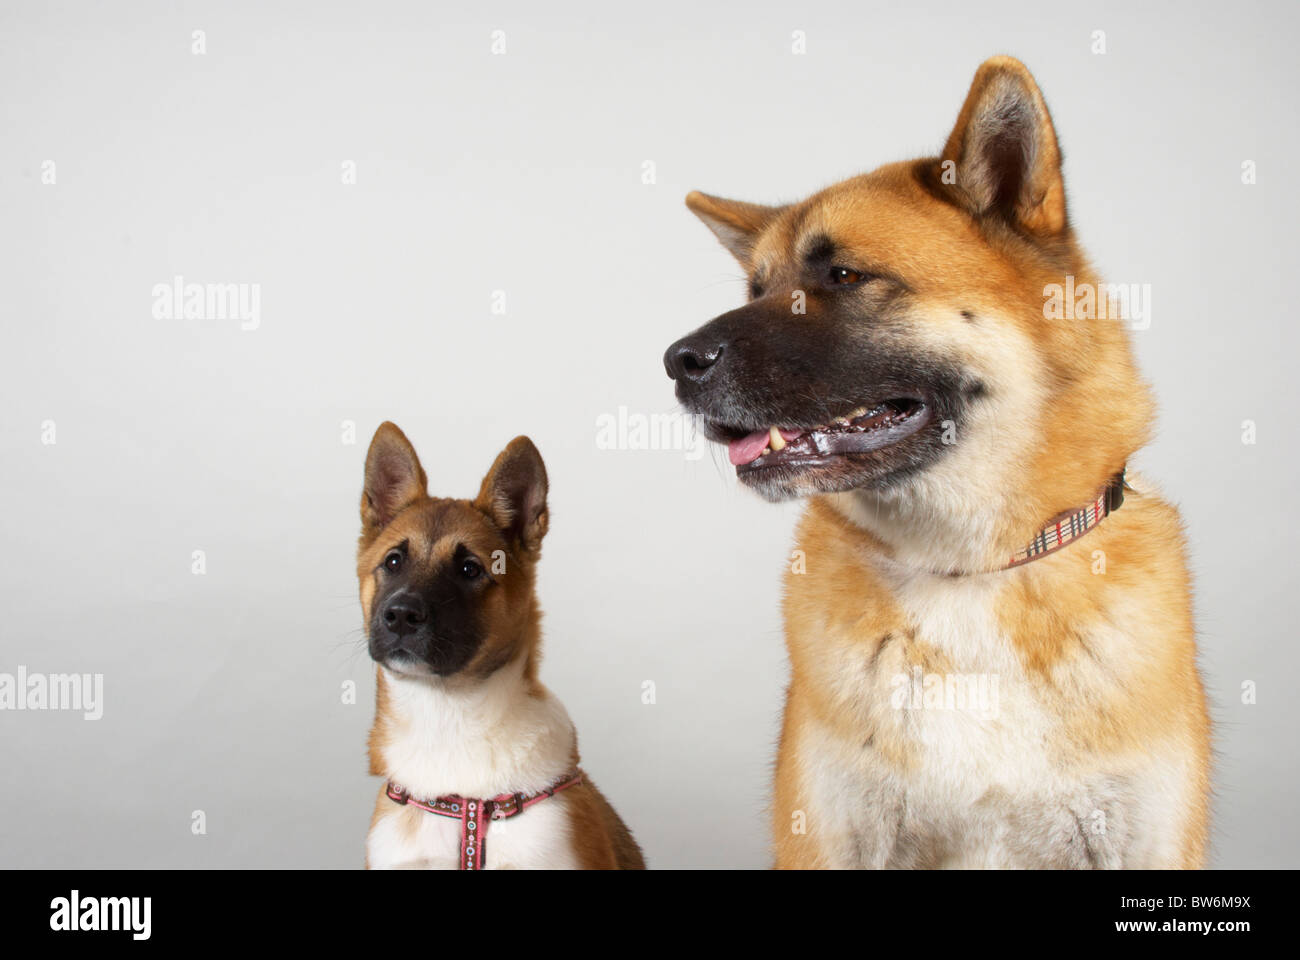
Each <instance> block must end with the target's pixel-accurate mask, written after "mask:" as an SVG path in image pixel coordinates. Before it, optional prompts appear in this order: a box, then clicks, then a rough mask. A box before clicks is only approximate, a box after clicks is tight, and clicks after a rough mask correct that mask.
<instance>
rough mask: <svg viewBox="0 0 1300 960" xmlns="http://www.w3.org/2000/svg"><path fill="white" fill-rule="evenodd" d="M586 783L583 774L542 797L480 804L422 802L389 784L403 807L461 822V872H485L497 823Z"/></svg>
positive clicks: (504, 797) (503, 797) (514, 796)
mask: <svg viewBox="0 0 1300 960" xmlns="http://www.w3.org/2000/svg"><path fill="white" fill-rule="evenodd" d="M581 782H582V771H581V770H575V771H574V772H573V773H571V774H569V775H568V776H567V777H564V778H563V779H562V780H558V781H556V782H555V783H553V784H552V785H551V786H549V787H547V788H546V789H545V790H542V791H541V792H539V793H533V794H528V795H524V794H522V793H503V794H500V795H499V796H495V797H491V798H488V799H486V800H480V799H477V798H475V797H460V796H455V795H452V796H447V797H435V798H433V799H432V800H421V799H418V798H416V797H413V796H411V794H410V792H409V791H408V790H407V789H406V788H405V787H402V786H399V785H398V784H396V783H394V782H393V781H392V780H390V781H388V789H387V793H388V799H389V800H392V801H393V802H394V803H397V804H401V805H403V806H405V805H407V804H409V805H411V806H413V807H419V808H420V809H421V810H424V811H425V812H426V813H436V814H437V815H438V816H440V817H451V818H452V819H453V820H459V821H460V869H461V870H482V869H483V865H484V863H485V862H486V858H487V828H488V824H489V823H491V822H492V821H493V820H506V819H509V818H510V817H517V816H519V814H521V813H523V812H524V811H525V810H527V809H528V808H529V807H531V806H532V805H533V804H535V803H541V802H542V801H543V800H545V799H547V798H548V797H553V796H555V795H556V794H557V793H559V792H560V791H561V790H567V789H569V787H572V786H576V785H577V784H579V783H581Z"/></svg>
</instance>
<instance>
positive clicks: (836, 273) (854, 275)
mask: <svg viewBox="0 0 1300 960" xmlns="http://www.w3.org/2000/svg"><path fill="white" fill-rule="evenodd" d="M865 279H866V275H865V274H861V273H858V271H856V270H853V269H850V268H849V267H831V275H830V281H831V283H861V282H862V281H863V280H865Z"/></svg>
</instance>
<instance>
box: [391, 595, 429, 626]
mask: <svg viewBox="0 0 1300 960" xmlns="http://www.w3.org/2000/svg"><path fill="white" fill-rule="evenodd" d="M428 622H429V608H428V606H426V605H425V602H424V598H423V597H421V596H420V595H419V594H417V593H399V594H396V595H395V596H394V597H393V598H392V599H391V600H389V601H388V606H386V607H384V625H385V626H386V627H388V629H389V631H390V632H392V633H394V634H396V635H397V636H399V637H402V636H405V635H406V634H408V633H414V632H415V631H416V630H418V629H419V628H420V627H421V626H423V625H424V624H426V623H428Z"/></svg>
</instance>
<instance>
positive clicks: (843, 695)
mask: <svg viewBox="0 0 1300 960" xmlns="http://www.w3.org/2000/svg"><path fill="white" fill-rule="evenodd" d="M1016 91H1020V93H1021V95H1020V97H1019V100H1018V101H1017V100H1016V96H1015V95H1016ZM1013 102H1014V103H1018V104H1019V105H1018V106H1016V107H1015V109H1017V110H1019V111H1020V114H1019V118H1020V120H1022V121H1024V122H1025V123H1027V124H1031V125H1032V126H1033V129H1034V132H1035V137H1036V139H1035V140H1034V141H1033V142H1032V144H1031V146H1030V148H1029V149H1028V150H1027V154H1028V156H1029V159H1030V163H1029V173H1028V175H1027V176H1026V177H1025V180H1024V182H1023V184H1022V187H1021V189H1020V190H1019V191H1012V192H1011V193H1010V194H1009V195H1006V196H998V195H996V191H995V189H994V187H993V186H992V185H991V182H992V181H991V180H990V177H989V175H988V170H987V168H985V167H982V166H981V164H980V162H979V161H978V159H977V158H972V150H974V149H975V148H974V147H972V144H975V143H977V142H983V143H984V144H985V145H986V146H987V143H988V142H989V136H990V134H989V129H990V128H989V126H988V123H987V122H985V123H984V124H983V125H982V126H981V124H980V123H976V122H975V121H976V119H977V118H980V117H983V118H985V120H986V121H987V119H988V117H990V116H994V117H996V116H998V111H999V110H1003V109H1005V108H1006V105H1007V103H1013ZM1013 112H1014V111H1013ZM993 132H994V133H996V132H997V130H996V127H994V128H993ZM981 138H982V141H981ZM945 159H947V160H952V161H954V163H955V164H956V170H957V183H956V184H955V185H949V184H947V183H945V182H944V181H943V180H942V178H941V171H942V169H943V167H942V166H941V164H942V162H943V161H944V160H945ZM1059 159H1060V153H1059V149H1058V147H1057V143H1056V136H1055V130H1054V127H1053V126H1052V123H1051V120H1050V117H1049V116H1048V114H1047V108H1046V105H1045V104H1044V102H1043V100H1042V96H1041V94H1040V93H1039V91H1038V88H1037V86H1036V85H1035V84H1034V81H1033V78H1032V77H1031V76H1030V75H1029V73H1028V71H1027V70H1026V69H1025V68H1024V66H1023V65H1021V64H1020V63H1018V62H1017V61H1015V60H1012V59H1010V58H1005V57H1002V58H995V59H994V60H991V61H989V62H988V63H986V64H985V65H984V66H983V67H981V68H980V71H979V73H978V74H977V75H976V78H975V81H974V83H973V84H972V87H971V91H970V94H969V95H968V98H967V102H966V104H965V105H964V106H963V108H962V110H961V113H960V115H959V118H958V121H957V125H956V127H955V128H954V130H953V132H952V134H951V135H950V137H949V138H948V141H947V145H946V146H945V148H944V151H943V153H942V154H941V156H940V157H939V158H928V159H923V160H918V161H913V162H907V163H898V164H892V165H889V166H886V167H882V168H881V169H879V170H876V171H875V172H873V173H870V174H867V175H865V176H860V177H856V178H854V179H851V180H847V181H845V182H843V183H840V184H836V185H835V186H833V187H831V188H829V189H827V190H825V191H822V192H821V193H818V194H816V195H814V196H812V197H810V198H809V199H807V200H805V201H803V202H801V203H796V204H791V205H789V206H785V207H759V206H755V205H753V204H742V205H734V204H733V203H732V202H731V201H726V200H721V199H719V198H717V197H711V196H708V195H704V194H698V193H696V194H692V195H691V196H690V197H688V200H687V203H688V205H689V206H690V207H691V209H692V210H693V211H695V212H696V213H697V214H698V215H699V216H700V217H701V218H702V219H704V220H705V222H706V223H707V224H709V225H710V226H711V227H712V228H713V229H714V231H715V232H716V233H717V234H718V235H719V237H720V238H721V239H722V240H723V242H724V243H725V244H727V245H728V246H729V247H730V248H731V249H732V252H733V253H734V254H735V255H736V256H737V257H738V258H739V259H740V260H741V262H742V264H744V265H745V266H746V267H747V268H748V269H749V270H750V271H762V272H763V273H764V274H765V275H766V276H767V277H769V278H772V277H776V278H780V277H781V276H782V275H783V274H782V271H783V270H788V269H790V268H789V264H791V263H793V262H795V261H797V251H798V250H799V249H800V244H801V242H802V241H803V239H804V238H806V237H808V236H810V235H813V234H816V233H824V234H829V235H830V236H832V237H833V238H834V239H835V242H836V244H837V245H841V246H843V247H845V248H847V249H850V250H852V251H853V254H854V257H855V258H856V259H855V261H854V262H855V263H859V264H866V265H868V266H870V265H871V264H879V265H882V266H885V267H888V268H889V270H890V271H891V272H893V273H895V274H897V275H901V276H902V277H903V278H904V279H905V280H906V281H907V283H908V285H909V286H910V287H911V289H912V291H913V292H914V300H913V302H914V303H916V304H917V305H918V306H917V308H916V309H914V310H913V314H912V315H913V321H914V323H913V324H912V326H911V328H910V329H908V330H907V331H905V332H900V333H898V334H897V335H898V336H906V337H910V338H912V340H913V342H914V343H916V344H918V345H921V346H923V347H932V348H934V349H935V350H938V351H943V352H945V354H946V355H954V354H956V355H960V356H961V357H963V359H964V360H965V361H966V362H967V363H968V364H969V365H970V366H971V367H972V368H973V369H975V370H976V371H978V372H979V374H980V375H981V376H982V377H983V378H984V379H985V380H986V382H987V383H989V384H990V386H991V387H992V391H991V393H992V397H993V399H992V404H993V406H992V409H993V410H994V413H992V414H990V415H989V417H988V419H987V422H985V421H979V422H976V423H975V424H974V425H973V427H972V428H971V430H970V431H969V432H968V434H967V435H966V436H963V437H960V438H958V442H957V444H956V446H955V447H954V448H953V452H952V454H951V455H950V456H948V457H947V459H945V460H943V461H940V462H938V463H937V464H935V465H934V466H932V467H931V468H929V470H928V471H927V473H926V474H925V475H924V476H922V477H920V478H919V479H917V480H916V481H914V482H913V483H912V484H911V485H910V486H909V487H908V489H907V490H906V491H905V492H901V493H893V492H883V493H876V492H871V493H867V492H861V491H852V492H849V493H841V494H832V495H827V496H819V497H816V498H814V499H813V500H812V501H811V502H810V504H809V506H808V509H807V511H806V513H805V515H804V517H803V519H802V521H801V522H800V524H799V527H798V531H797V534H796V539H797V542H796V548H797V549H798V550H800V551H803V554H804V555H805V556H806V558H807V561H806V572H791V573H789V574H787V576H786V578H785V597H784V616H785V624H786V643H787V647H788V650H789V657H790V671H791V675H790V685H789V690H788V694H787V699H786V705H785V713H784V720H783V725H782V733H781V739H780V746H779V750H778V758H777V768H776V783H775V794H774V798H773V805H772V810H771V813H772V835H773V838H774V844H775V854H776V864H777V866H778V867H783V868H806V867H827V866H849V865H867V866H872V865H874V866H943V865H987V866H1058V865H1094V866H1174V867H1199V866H1202V865H1204V863H1205V857H1206V845H1207V835H1208V820H1209V812H1208V808H1209V803H1208V795H1209V766H1210V729H1209V720H1208V715H1207V710H1206V705H1205V696H1204V692H1203V689H1202V685H1201V681H1200V677H1199V674H1198V671H1197V666H1196V646H1195V637H1194V632H1193V624H1192V614H1191V609H1192V601H1191V588H1190V583H1189V578H1188V574H1187V569H1186V563H1185V560H1184V538H1183V534H1182V530H1181V525H1180V521H1179V518H1178V515H1177V512H1176V510H1175V509H1174V508H1173V507H1172V506H1170V505H1169V504H1168V503H1167V502H1166V501H1164V500H1163V499H1161V497H1160V495H1159V494H1158V493H1157V492H1156V491H1155V489H1154V488H1153V487H1152V486H1151V485H1150V483H1149V482H1148V481H1146V480H1144V479H1143V478H1141V477H1137V476H1135V475H1134V474H1133V473H1132V472H1131V471H1130V475H1129V476H1130V483H1131V485H1132V487H1133V490H1132V491H1130V492H1129V493H1128V496H1127V500H1126V502H1125V503H1124V505H1123V507H1122V508H1121V509H1120V510H1119V511H1117V512H1116V513H1114V514H1113V515H1111V516H1110V517H1108V518H1107V519H1105V520H1104V521H1103V522H1102V523H1101V525H1100V526H1099V527H1098V528H1097V529H1095V530H1093V531H1091V532H1089V533H1088V534H1087V535H1086V536H1085V537H1083V538H1082V539H1081V540H1079V541H1078V542H1076V543H1072V544H1070V545H1068V546H1066V547H1065V548H1064V549H1062V550H1060V551H1058V552H1057V553H1054V554H1052V555H1049V556H1047V557H1044V558H1041V559H1038V560H1035V561H1033V562H1031V563H1029V564H1027V565H1025V566H1023V567H1019V568H1016V569H1012V570H1001V571H1000V572H989V571H999V568H1000V567H1002V566H1003V565H1004V564H1005V562H1006V560H1007V558H1009V557H1010V556H1011V555H1012V554H1013V553H1014V552H1015V551H1017V550H1019V549H1021V548H1023V547H1024V546H1025V545H1026V544H1028V543H1029V541H1030V540H1031V538H1032V537H1033V536H1034V535H1035V534H1036V533H1037V531H1038V530H1039V529H1040V528H1041V527H1042V526H1043V525H1044V524H1045V523H1046V522H1047V521H1048V520H1050V519H1052V518H1054V517H1056V516H1057V515H1058V514H1060V513H1062V512H1063V511H1067V510H1073V509H1077V508H1078V507H1080V506H1082V505H1084V504H1086V503H1088V502H1090V501H1091V500H1092V499H1093V498H1094V497H1095V496H1096V495H1097V494H1098V492H1099V491H1100V490H1101V489H1103V487H1104V486H1105V485H1106V483H1107V481H1108V479H1109V478H1110V477H1111V476H1113V475H1114V474H1115V473H1117V472H1118V471H1119V470H1120V468H1121V467H1123V466H1124V465H1125V464H1126V463H1127V462H1128V461H1129V460H1130V458H1131V457H1132V456H1133V455H1134V454H1135V453H1136V451H1137V450H1138V449H1139V448H1140V447H1141V446H1142V445H1143V443H1144V442H1145V441H1146V439H1147V434H1148V432H1149V427H1148V424H1149V423H1150V421H1151V418H1152V416H1153V408H1152V403H1151V401H1150V399H1149V394H1148V391H1147V387H1146V385H1145V384H1144V383H1143V382H1142V380H1141V379H1140V377H1139V374H1138V372H1137V370H1136V367H1135V364H1134V361H1133V357H1132V352H1131V349H1130V346H1129V341H1128V335H1127V332H1126V331H1125V329H1124V328H1123V326H1122V325H1121V324H1120V323H1116V322H1113V321H1102V320H1095V319H1094V320H1053V321H1049V320H1046V319H1044V314H1043V304H1044V287H1045V285H1046V284H1050V283H1060V282H1061V281H1062V279H1063V276H1064V275H1066V274H1072V275H1073V276H1074V277H1075V278H1076V282H1077V283H1094V284H1095V283H1098V282H1099V280H1098V278H1097V276H1096V275H1095V273H1094V271H1093V270H1092V268H1091V266H1090V265H1089V263H1088V262H1087V259H1086V257H1085V255H1084V253H1083V251H1082V250H1081V248H1080V247H1079V246H1078V244H1077V242H1076V240H1075V238H1074V235H1073V233H1072V231H1071V230H1070V227H1069V224H1068V220H1067V217H1066V210H1065V193H1064V186H1063V183H1062V181H1061V177H1060V170H1059ZM999 204H1001V206H1000V207H998V205H999ZM995 207H997V208H998V211H1000V216H996V217H995V216H992V215H990V211H993V210H994V208H995ZM789 275H791V276H793V274H789ZM769 282H770V283H771V284H774V285H776V286H778V287H779V284H780V282H782V281H780V280H779V279H777V280H770V281H769ZM805 322H806V321H805ZM999 403H1001V404H1002V406H997V404H999ZM1097 551H1100V552H1101V554H1100V555H1101V556H1102V558H1103V561H1104V563H1105V572H1104V573H1098V572H1097V571H1096V569H1095V566H1096V564H1097V562H1098V561H1097V557H1098V556H1099V555H1098V554H1097ZM983 605H986V607H987V611H988V615H987V616H983V615H982V614H981V612H980V611H982V610H984V609H985V606H983ZM965 617H969V618H970V619H969V622H968V621H966V620H964V619H963V618H965ZM986 628H987V636H986V635H984V634H982V633H980V631H981V630H985V629H986ZM963 631H964V632H963ZM968 640H969V642H967V641H968ZM916 666H920V667H921V668H922V669H923V671H925V672H927V673H936V674H952V673H957V674H981V673H999V672H1000V675H1001V683H1003V684H1004V685H1005V691H1006V700H1007V702H1008V704H1009V705H1010V709H1009V716H1008V718H1006V719H1004V720H1003V721H999V720H987V719H985V718H976V719H973V720H972V721H971V722H970V723H969V724H967V725H966V726H964V727H963V726H962V725H961V722H960V721H953V720H950V719H948V718H935V717H930V716H926V715H924V713H923V712H908V711H906V710H899V709H890V705H889V704H888V703H883V704H882V703H881V702H880V701H881V698H882V697H885V698H887V697H888V693H889V678H890V677H891V676H894V675H896V674H898V673H906V672H907V671H910V670H911V669H912V668H914V667H916ZM1017 711H1018V712H1017ZM1011 717H1023V718H1028V721H1027V722H1028V723H1029V725H1030V726H1031V728H1032V730H1033V732H1034V735H1033V736H1032V737H1029V738H1028V740H1027V742H1026V743H1025V744H1022V745H1020V746H1018V747H1017V748H1016V750H1018V751H1020V752H1021V754H1022V755H1023V756H1021V757H1017V756H1014V755H1013V756H1008V757H1002V756H1001V755H1000V752H999V751H1000V746H999V745H1000V744H1009V743H1011V742H1012V739H1011V738H1013V737H1014V736H1015V735H1017V730H1015V729H1014V724H1011V723H1010V718H1011ZM1000 724H1002V725H1001V726H1000ZM1022 728H1023V724H1022ZM1039 731H1041V736H1039V735H1038V733H1039ZM966 737H969V742H970V743H972V744H975V745H977V746H976V747H975V749H976V750H978V751H983V752H985V753H986V754H987V758H985V757H983V756H980V757H975V758H972V759H971V764H970V767H969V769H967V767H965V766H963V764H964V762H965V759H966V758H965V757H963V756H961V751H960V749H959V748H957V747H955V746H954V745H956V744H960V743H964V742H966V741H965V740H963V739H961V738H966ZM953 750H955V751H956V759H955V760H954V762H953V769H954V772H953V773H952V781H951V785H950V786H951V789H950V795H951V797H952V803H951V806H952V809H951V810H945V809H943V808H942V804H938V805H937V806H935V805H934V804H933V798H934V797H935V796H943V795H945V794H944V790H945V789H947V788H944V787H943V786H942V779H943V777H944V776H945V774H944V771H943V770H942V769H936V768H935V766H934V765H935V762H936V761H935V758H936V757H938V756H947V755H948V754H947V752H946V751H953ZM1013 752H1014V751H1013ZM1021 760H1023V763H1021ZM945 762H946V761H945ZM980 764H984V765H983V766H980ZM958 768H960V772H958ZM1033 770H1039V771H1041V775H1039V779H1038V780H1030V782H1025V779H1024V778H1027V777H1031V776H1033V774H1031V773H1029V772H1027V771H1033ZM981 778H984V779H981ZM834 784H839V785H841V786H842V788H843V793H842V795H836V796H835V797H834V798H833V800H829V799H828V797H827V791H828V790H829V789H830V788H831V787H830V786H828V785H832V786H833V785H834ZM863 784H865V785H866V787H865V788H862V789H859V788H860V786H861V785H863ZM1040 786H1041V789H1039V787H1040ZM963 791H969V795H967V793H964V792H963ZM923 794H924V795H925V796H926V797H927V800H926V801H925V802H926V803H931V805H932V810H938V812H937V813H934V812H931V813H929V814H927V813H922V812H918V806H919V804H918V803H917V802H914V801H915V799H916V798H918V797H920V796H922V795H923ZM819 804H820V805H821V806H820V807H819ZM850 804H857V805H860V807H861V809H862V813H861V815H860V816H859V815H858V814H857V813H855V812H853V811H851V810H848V811H846V810H845V809H844V808H845V807H846V806H847V805H850ZM828 805H829V806H828ZM819 809H820V810H821V811H822V812H821V814H820V818H821V819H820V821H819V819H818V815H817V814H816V813H815V811H817V810H819ZM1021 811H1024V816H1023V818H1022V817H1021ZM1035 811H1037V812H1035ZM855 817H857V820H855V819H854V818H855ZM927 817H929V819H927ZM840 818H843V819H844V821H845V824H847V825H845V824H840V823H839V822H838V821H839V819H840ZM891 818H892V819H891ZM1054 818H1055V819H1054ZM832 820H835V821H836V822H835V823H832ZM895 821H896V822H895ZM1094 821H1096V822H1098V823H1102V824H1103V825H1104V828H1103V829H1102V830H1101V831H1100V832H1099V831H1095V830H1092V828H1091V824H1092V823H1093V822H1094ZM866 822H869V823H871V824H872V825H873V826H872V827H871V829H870V830H868V829H866V828H863V827H862V826H861V824H862V823H866ZM1076 822H1077V831H1076V833H1077V835H1075V836H1071V835H1069V834H1070V833H1071V831H1072V830H1075V825H1076ZM855 823H856V824H857V826H854V825H853V824H855ZM1153 824H1154V827H1153V826H1152V825H1153ZM1138 825H1141V828H1140V829H1139V826H1138ZM855 830H859V831H860V832H858V833H854V831H855ZM1106 830H1109V833H1106V832H1105V831H1106ZM873 831H874V833H873ZM1151 833H1158V834H1160V835H1161V836H1162V837H1163V836H1165V835H1167V837H1168V842H1167V843H1166V842H1165V841H1164V840H1163V839H1159V838H1157V839H1154V840H1150V841H1148V839H1147V834H1151ZM975 837H987V839H986V840H984V839H982V840H980V841H979V842H978V843H977V842H975V840H974V839H973V838H975Z"/></svg>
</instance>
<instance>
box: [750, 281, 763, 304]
mask: <svg viewBox="0 0 1300 960" xmlns="http://www.w3.org/2000/svg"><path fill="white" fill-rule="evenodd" d="M762 295H763V285H762V284H761V283H759V282H758V281H757V280H751V281H749V298H750V299H751V300H757V299H758V298H759V297H761V296H762Z"/></svg>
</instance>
